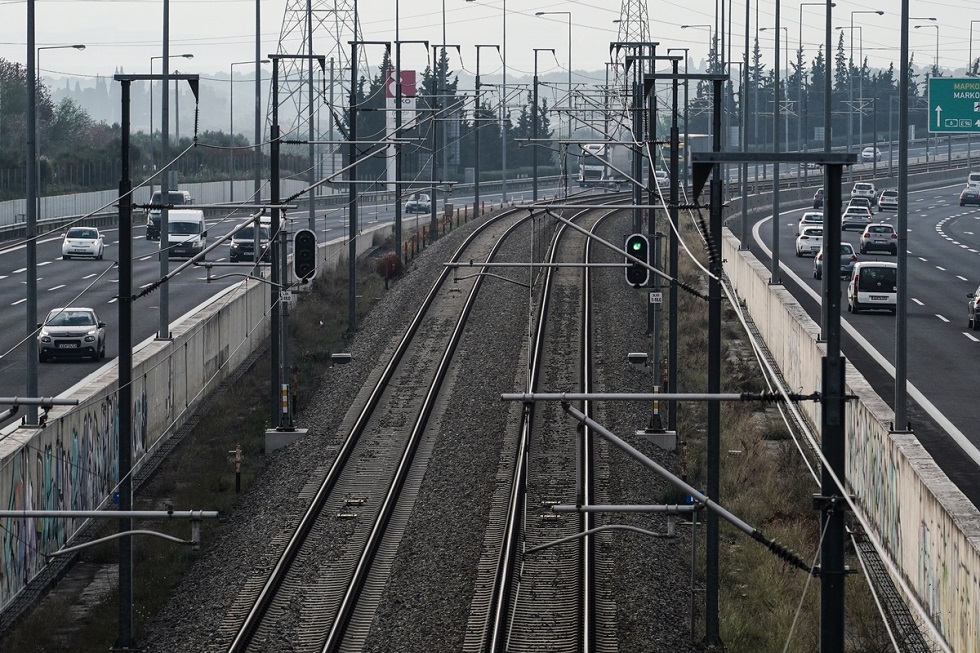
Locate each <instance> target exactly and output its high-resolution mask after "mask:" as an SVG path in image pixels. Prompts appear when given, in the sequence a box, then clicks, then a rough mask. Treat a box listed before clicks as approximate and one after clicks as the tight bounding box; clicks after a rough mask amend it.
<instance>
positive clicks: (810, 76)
mask: <svg viewBox="0 0 980 653" xmlns="http://www.w3.org/2000/svg"><path fill="white" fill-rule="evenodd" d="M714 55H715V53H714V52H711V53H710V54H709V60H710V61H711V62H712V63H711V64H710V65H709V72H713V73H717V72H721V64H720V63H719V62H718V60H717V57H715V56H714ZM788 64H789V68H790V71H789V77H788V79H787V78H786V75H785V74H784V73H783V71H780V77H781V79H780V90H781V100H780V102H779V106H778V115H779V116H780V128H781V130H783V131H782V136H781V140H782V142H783V143H789V146H790V147H791V148H795V147H796V144H797V143H800V144H801V145H804V144H806V145H808V146H809V147H810V148H812V147H814V146H822V145H823V138H822V136H819V137H818V134H819V133H820V132H819V130H822V128H823V126H824V116H825V107H826V106H828V103H827V102H826V101H825V100H826V95H825V92H824V87H825V80H826V75H827V70H828V67H827V61H826V57H825V56H824V52H823V48H822V47H821V48H819V49H818V50H817V54H816V56H815V57H814V58H813V60H812V61H810V62H807V61H806V60H805V58H804V52H803V49H802V48H800V49H799V50H797V52H796V56H795V60H792V59H791V60H790V61H789V62H788ZM914 64H915V61H914V55H913V56H912V57H911V58H910V60H909V80H908V82H909V107H910V111H909V123H910V125H913V126H914V127H915V129H916V133H917V134H922V135H923V136H924V135H925V134H926V130H927V127H928V119H929V117H928V115H927V112H928V106H927V102H926V96H925V90H926V80H927V79H928V78H929V77H941V76H943V71H941V70H939V69H938V68H936V66H935V65H933V66H932V67H931V68H930V69H928V70H927V71H926V72H925V73H924V74H922V73H916V72H914V69H915V66H914ZM978 67H980V60H977V61H974V62H973V65H972V70H971V71H970V72H969V73H968V74H971V75H972V76H977V74H978ZM732 71H733V73H735V74H738V75H741V73H739V72H738V71H739V69H738V68H735V67H733V68H732ZM831 74H832V75H833V77H832V79H831V97H830V102H829V107H830V111H831V123H832V127H831V131H832V137H833V142H834V144H835V145H844V144H846V143H847V140H848V133H849V131H850V132H851V133H852V134H853V137H852V140H853V142H852V143H851V144H852V145H857V146H860V145H869V144H870V143H871V141H872V140H873V139H874V134H875V132H877V136H878V139H879V140H894V139H896V138H898V133H897V131H898V99H899V81H900V80H899V79H898V77H899V72H898V71H897V70H896V69H895V65H894V64H890V65H889V66H888V68H887V69H886V70H872V69H871V68H870V67H869V66H868V61H867V58H865V59H864V60H863V61H861V62H854V61H852V60H850V59H849V57H848V56H847V54H846V53H845V49H844V33H843V32H841V33H840V38H839V39H838V42H837V51H836V53H835V55H834V60H833V64H832V67H831ZM740 81H741V80H739V82H740ZM738 86H739V87H741V83H739V84H738ZM732 88H733V85H732V84H729V86H728V93H727V97H726V98H725V103H726V107H727V110H728V111H729V115H731V116H733V117H732V118H731V124H732V125H736V126H737V125H738V124H739V116H740V115H741V114H740V110H741V109H740V107H741V106H742V104H743V102H744V103H745V105H746V106H747V107H748V115H749V117H750V118H749V120H748V128H747V131H748V140H747V142H748V143H750V144H751V147H752V148H753V149H760V150H765V149H770V148H771V143H772V116H773V112H774V107H776V106H777V105H776V103H775V101H774V88H775V74H774V71H773V70H767V69H766V67H765V65H764V64H763V63H762V53H761V51H760V48H759V41H758V40H756V41H755V45H754V48H753V50H752V56H751V61H750V65H749V86H748V88H747V89H746V90H747V92H746V93H744V95H745V97H744V98H743V97H742V95H743V93H741V91H739V92H738V93H733V92H732ZM690 104H691V107H692V108H691V112H690V116H689V121H690V122H689V130H690V131H691V132H692V133H698V132H703V133H707V132H708V131H709V123H710V120H711V116H710V109H711V88H710V85H709V84H706V83H700V84H699V85H698V87H697V91H696V96H694V97H692V99H691V101H690ZM862 116H863V120H862ZM859 126H860V127H863V133H859V132H860V129H859Z"/></svg>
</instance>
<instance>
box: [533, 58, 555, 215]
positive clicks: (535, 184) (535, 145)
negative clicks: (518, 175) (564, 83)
mask: <svg viewBox="0 0 980 653" xmlns="http://www.w3.org/2000/svg"><path fill="white" fill-rule="evenodd" d="M539 52H550V53H551V54H554V53H555V49H554V48H534V91H533V94H534V98H533V100H532V108H531V167H532V169H533V172H532V173H531V174H532V176H533V179H532V181H531V199H532V200H533V201H535V202H537V201H538V149H539V148H538V121H539V120H540V117H541V111H540V110H539V109H538V53H539Z"/></svg>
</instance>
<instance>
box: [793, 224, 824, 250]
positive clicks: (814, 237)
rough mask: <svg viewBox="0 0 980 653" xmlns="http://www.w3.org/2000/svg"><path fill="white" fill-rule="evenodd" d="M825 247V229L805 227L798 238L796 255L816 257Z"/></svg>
mask: <svg viewBox="0 0 980 653" xmlns="http://www.w3.org/2000/svg"><path fill="white" fill-rule="evenodd" d="M821 247H823V227H804V228H803V232H802V233H801V234H800V235H799V236H797V238H796V255H797V256H803V255H804V254H809V255H810V256H816V255H817V252H819V251H820V248H821Z"/></svg>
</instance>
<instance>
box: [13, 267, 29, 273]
mask: <svg viewBox="0 0 980 653" xmlns="http://www.w3.org/2000/svg"><path fill="white" fill-rule="evenodd" d="M21 272H27V268H20V269H18V270H14V271H13V274H20V273H21Z"/></svg>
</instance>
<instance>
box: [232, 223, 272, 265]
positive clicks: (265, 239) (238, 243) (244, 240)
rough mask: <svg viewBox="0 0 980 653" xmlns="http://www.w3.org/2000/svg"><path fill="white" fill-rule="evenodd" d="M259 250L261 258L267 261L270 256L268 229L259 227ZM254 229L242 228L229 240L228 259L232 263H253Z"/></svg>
mask: <svg viewBox="0 0 980 653" xmlns="http://www.w3.org/2000/svg"><path fill="white" fill-rule="evenodd" d="M259 249H260V250H261V258H262V260H263V261H268V260H269V257H270V256H271V252H270V250H269V228H268V227H264V226H263V227H259ZM254 251H255V228H254V227H243V228H242V229H240V230H239V231H238V233H236V234H235V235H234V236H232V238H231V245H229V247H228V258H229V259H230V260H231V262H232V263H237V262H238V261H254V260H255V256H254V254H253V252H254Z"/></svg>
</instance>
